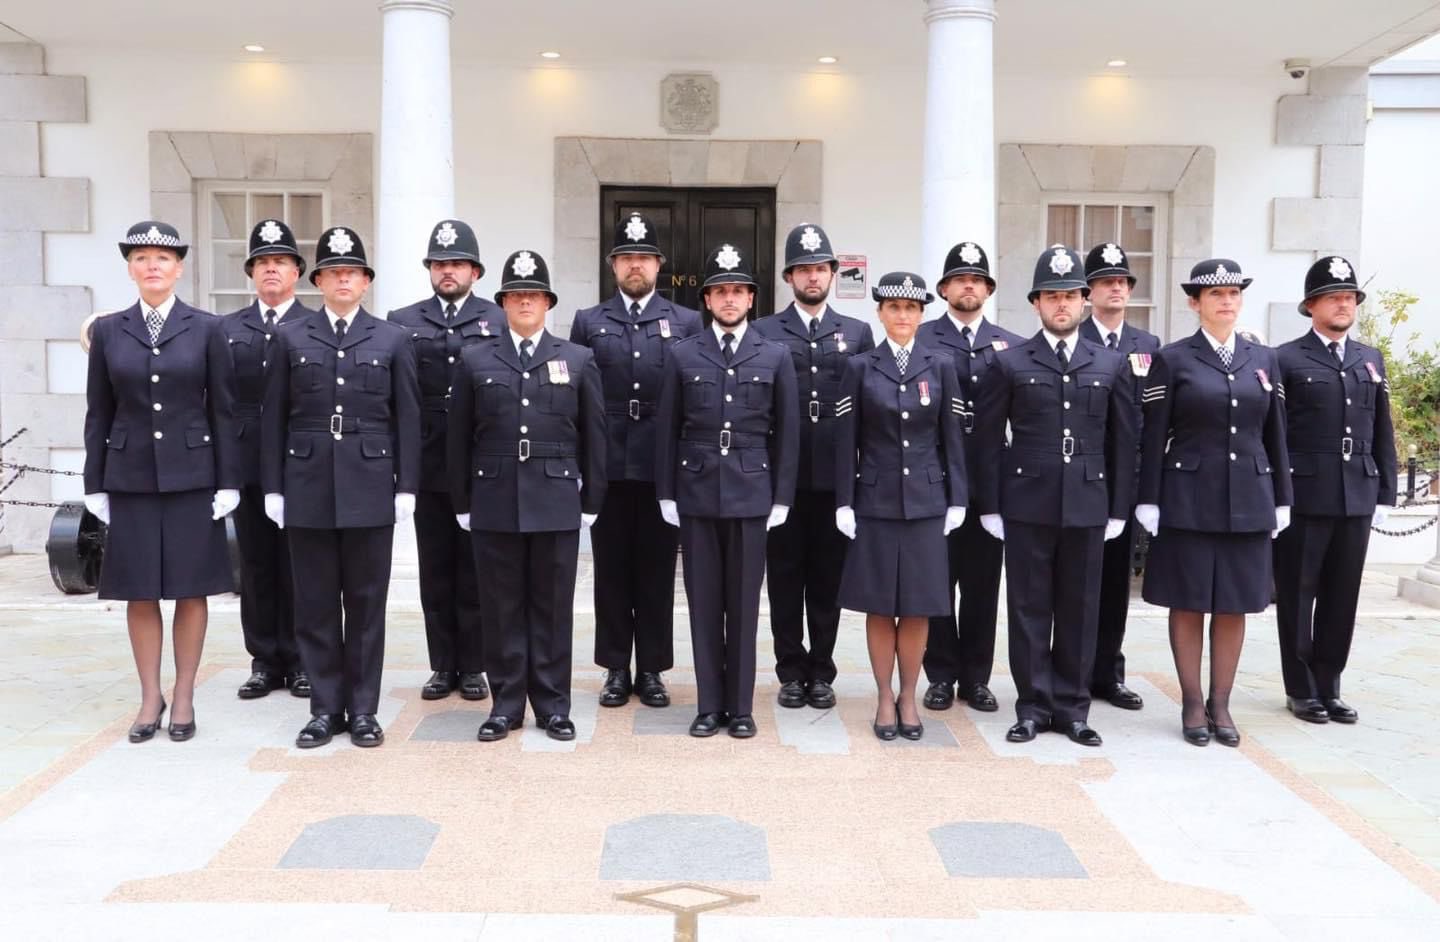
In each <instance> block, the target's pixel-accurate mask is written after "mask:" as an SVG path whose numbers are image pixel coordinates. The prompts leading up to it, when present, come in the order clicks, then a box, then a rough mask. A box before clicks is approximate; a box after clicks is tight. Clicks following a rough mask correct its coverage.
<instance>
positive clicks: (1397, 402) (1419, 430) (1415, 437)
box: [1355, 291, 1440, 468]
mask: <svg viewBox="0 0 1440 942" xmlns="http://www.w3.org/2000/svg"><path fill="white" fill-rule="evenodd" d="M1419 300H1420V299H1419V298H1417V297H1416V296H1415V295H1413V294H1406V293H1405V292H1404V291H1379V292H1376V294H1375V295H1374V296H1373V297H1372V298H1370V299H1367V301H1366V303H1365V304H1364V305H1362V306H1361V308H1360V311H1359V315H1358V316H1357V318H1356V325H1355V326H1356V333H1357V334H1358V336H1359V338H1360V340H1361V341H1363V342H1364V343H1367V344H1369V345H1371V346H1373V347H1375V348H1377V349H1379V351H1380V352H1381V353H1382V354H1384V356H1385V371H1386V374H1387V375H1388V377H1389V379H1390V416H1391V418H1392V419H1393V420H1394V422H1395V446H1396V449H1397V450H1398V452H1399V455H1400V462H1401V465H1402V467H1403V465H1404V462H1405V459H1406V458H1407V457H1409V454H1410V452H1409V448H1410V446H1411V445H1414V446H1415V447H1416V448H1417V449H1418V450H1419V457H1420V466H1421V467H1422V468H1423V467H1434V466H1435V462H1436V451H1437V449H1440V343H1435V344H1431V345H1430V346H1429V347H1425V346H1422V345H1421V344H1420V342H1419V339H1418V337H1417V336H1416V335H1415V334H1414V333H1413V332H1407V334H1405V335H1404V336H1402V337H1400V338H1397V336H1396V335H1397V334H1398V333H1399V332H1400V328H1401V327H1402V326H1404V324H1405V323H1406V322H1408V321H1409V320H1410V308H1411V307H1412V306H1413V305H1415V304H1416V303H1418V302H1419Z"/></svg>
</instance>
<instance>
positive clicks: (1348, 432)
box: [1345, 425, 1350, 435]
mask: <svg viewBox="0 0 1440 942" xmlns="http://www.w3.org/2000/svg"><path fill="white" fill-rule="evenodd" d="M1345 434H1346V435H1349V434H1350V426H1348V425H1347V426H1345Z"/></svg>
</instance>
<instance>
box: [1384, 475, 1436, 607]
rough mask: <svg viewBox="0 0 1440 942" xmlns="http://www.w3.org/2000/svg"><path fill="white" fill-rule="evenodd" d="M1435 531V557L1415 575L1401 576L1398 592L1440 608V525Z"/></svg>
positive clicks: (1400, 594) (1416, 571)
mask: <svg viewBox="0 0 1440 942" xmlns="http://www.w3.org/2000/svg"><path fill="white" fill-rule="evenodd" d="M1431 492H1432V493H1433V492H1434V488H1431ZM1392 519H1393V518H1392ZM1391 525H1392V526H1393V525H1394V524H1391ZM1435 531H1436V532H1435V557H1434V558H1433V559H1431V560H1430V561H1429V562H1428V563H1426V564H1425V565H1423V566H1421V567H1420V568H1419V569H1417V570H1415V575H1414V576H1413V577H1410V576H1401V577H1400V585H1399V593H1398V594H1399V596H1400V597H1401V598H1405V599H1409V600H1410V601H1412V602H1421V603H1423V604H1425V605H1429V606H1431V607H1433V608H1440V526H1437V527H1436V528H1435Z"/></svg>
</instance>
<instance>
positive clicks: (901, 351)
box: [895, 347, 910, 376]
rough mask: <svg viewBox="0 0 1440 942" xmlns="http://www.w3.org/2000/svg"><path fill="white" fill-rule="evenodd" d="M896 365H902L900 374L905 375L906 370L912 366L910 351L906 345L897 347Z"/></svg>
mask: <svg viewBox="0 0 1440 942" xmlns="http://www.w3.org/2000/svg"><path fill="white" fill-rule="evenodd" d="M895 365H896V366H898V367H900V375H901V376H904V375H905V371H906V370H907V369H909V368H910V351H909V350H906V349H905V348H904V347H896V348H895Z"/></svg>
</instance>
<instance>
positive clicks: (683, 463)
mask: <svg viewBox="0 0 1440 942" xmlns="http://www.w3.org/2000/svg"><path fill="white" fill-rule="evenodd" d="M689 463H690V462H689V461H687V460H686V459H684V458H681V459H680V467H682V468H683V467H685V466H686V465H688V464H689Z"/></svg>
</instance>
